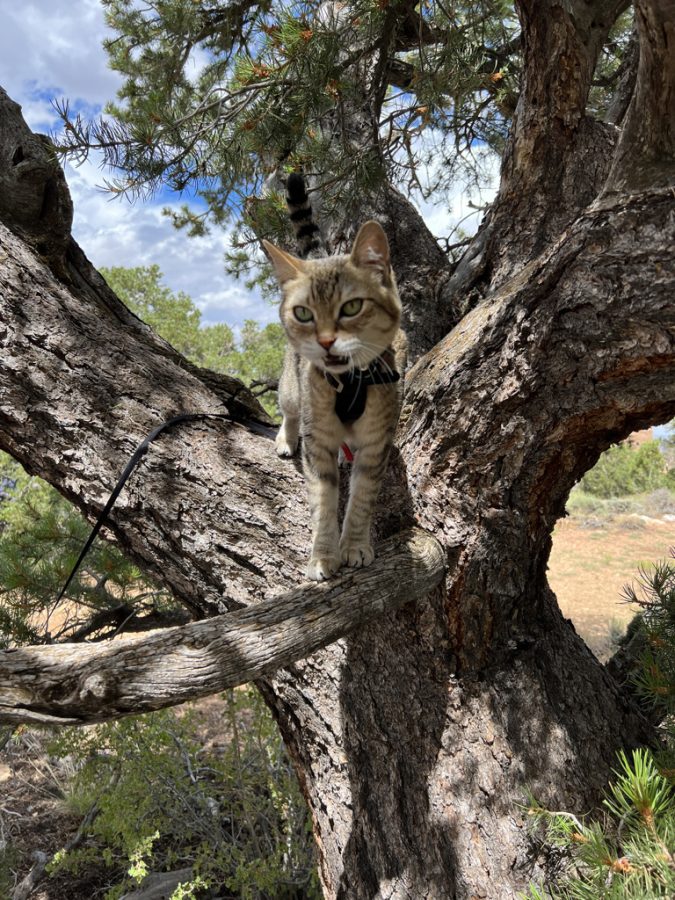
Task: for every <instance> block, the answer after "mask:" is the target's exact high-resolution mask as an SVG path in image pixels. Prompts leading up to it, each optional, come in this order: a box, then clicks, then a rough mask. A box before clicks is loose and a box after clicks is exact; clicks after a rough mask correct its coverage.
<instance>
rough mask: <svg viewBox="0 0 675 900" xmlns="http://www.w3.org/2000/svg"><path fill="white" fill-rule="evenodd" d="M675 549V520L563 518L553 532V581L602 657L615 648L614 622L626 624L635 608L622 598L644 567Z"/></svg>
mask: <svg viewBox="0 0 675 900" xmlns="http://www.w3.org/2000/svg"><path fill="white" fill-rule="evenodd" d="M672 547H675V522H666V521H657V520H654V519H652V520H647V521H645V520H644V519H642V518H640V517H639V516H636V515H625V516H614V517H613V518H611V519H609V520H602V519H595V520H594V519H588V518H586V519H580V518H572V519H564V520H562V521H561V522H559V523H558V525H557V526H556V529H555V531H554V533H553V550H552V552H551V559H550V562H549V582H550V584H551V587H552V588H553V590H554V591H555V593H556V596H557V597H558V602H559V604H560V608H561V609H562V611H563V614H564V615H566V616H568V617H569V618H570V619H572V621H573V622H574V626H575V628H576V629H577V631H578V632H579V634H580V635H581V636H582V637H583V639H584V640H585V641H586V643H587V644H588V646H589V647H590V648H591V650H593V652H594V653H595V654H596V655H597V656H598V657H600V658H602V659H605V658H607V656H608V653H609V650H610V629H611V627H612V623H621V624H622V625H623V626H624V627H625V625H627V624H628V622H629V621H630V620H631V618H632V617H633V614H634V612H635V610H634V609H633V608H632V607H631V606H630V605H629V604H627V603H626V602H625V601H623V600H622V599H621V591H622V588H623V586H624V585H625V584H627V583H629V582H631V581H632V580H633V579H634V578H635V575H636V573H637V570H638V568H639V567H640V566H642V567H649V566H651V565H652V564H653V563H654V562H655V561H656V560H657V559H664V558H666V557H668V556H669V555H670V550H671V548H672Z"/></svg>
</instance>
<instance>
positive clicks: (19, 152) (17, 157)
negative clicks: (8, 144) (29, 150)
mask: <svg viewBox="0 0 675 900" xmlns="http://www.w3.org/2000/svg"><path fill="white" fill-rule="evenodd" d="M24 159H25V156H24V154H23V147H22V146H21V145H19V146H18V147H17V148H16V150H15V151H14V155H13V156H12V165H13V166H18V165H19V163H20V162H23V161H24Z"/></svg>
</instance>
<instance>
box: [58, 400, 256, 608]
mask: <svg viewBox="0 0 675 900" xmlns="http://www.w3.org/2000/svg"><path fill="white" fill-rule="evenodd" d="M198 419H224V420H225V421H227V422H235V423H237V424H238V425H244V427H246V428H248V429H249V430H251V431H255V432H256V433H262V434H267V431H266V429H265V426H263V425H260V426H256V424H255V423H254V422H242V421H241V420H240V419H237V418H235V417H234V416H231V415H229V414H228V413H181V414H180V415H178V416H174V417H173V418H171V419H167V420H166V422H162V423H161V425H158V426H157V428H155V429H154V430H153V431H151V432H150V434H149V435H148V436H147V437H146V438H145V439H144V440H143V441H141V443H140V444H139V445H138V447H136V449H135V450H134V453H133V456H132V457H131V459H130V460H129V462H128V463H127V464H126V466H125V467H124V471H123V472H122V474H121V475H120V477H119V479H118V481H117V484H116V485H115V487H114V488H113V492H112V494H111V495H110V496H109V497H108V502H107V503H106V505H105V506H104V507H103V509H102V510H101V512H100V513H99V516H98V519H97V520H96V524H95V525H94V527H93V528H92V530H91V533H90V535H89V537H88V538H87V542H86V543H85V545H84V547H83V548H82V551H81V552H80V555H79V557H78V558H77V562H76V563H75V565H74V566H73V570H72V572H71V573H70V575H69V576H68V579H67V581H66V583H65V584H64V585H63V588H62V589H61V593H60V594H59V596H58V599H57V601H56V602H57V603H60V602H61V600H62V599H63V596H64V594H65V593H66V591H67V590H68V588H69V587H70V583H71V581H72V580H73V578H74V577H75V575H76V574H77V570H78V569H79V568H80V566H81V565H82V560H83V559H84V558H85V556H86V555H87V553H88V552H89V550H90V548H91V545H92V544H93V543H94V541H95V540H96V536H97V535H98V533H99V531H100V530H101V527H102V526H103V524H104V522H105V520H106V519H107V518H108V514H109V513H110V510H111V509H112V508H113V506H114V505H115V501H116V500H117V498H118V497H119V495H120V493H121V491H122V488H123V487H124V485H125V484H126V483H127V481H128V480H129V477H130V476H131V473H132V472H133V471H134V469H135V468H136V466H137V465H138V463H139V462H140V461H141V460H142V459H143V457H144V456H145V454H146V453H147V452H148V447H149V446H150V444H151V443H152V442H153V441H154V440H156V439H157V438H158V437H159V436H160V434H162V432H164V431H166V430H167V429H168V428H172V427H173V426H174V425H178V424H180V423H181V422H194V421H196V420H198Z"/></svg>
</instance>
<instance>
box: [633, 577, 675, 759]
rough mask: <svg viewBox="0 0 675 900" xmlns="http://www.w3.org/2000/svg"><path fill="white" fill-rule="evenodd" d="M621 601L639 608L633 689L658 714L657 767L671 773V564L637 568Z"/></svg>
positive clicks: (674, 613) (674, 691)
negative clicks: (660, 739)
mask: <svg viewBox="0 0 675 900" xmlns="http://www.w3.org/2000/svg"><path fill="white" fill-rule="evenodd" d="M624 597H625V599H626V600H627V601H628V602H629V603H632V604H635V605H637V606H639V607H640V610H641V613H640V627H641V630H642V632H643V634H644V637H645V641H644V646H645V649H644V650H643V652H642V656H641V659H640V667H639V669H638V671H637V674H636V676H635V682H636V685H637V688H638V690H639V692H640V694H641V695H642V697H643V698H644V699H645V701H646V702H648V703H650V704H651V705H652V706H653V707H655V708H656V710H657V711H658V712H659V716H660V718H661V721H662V725H661V730H662V732H663V742H662V749H661V751H660V753H659V754H658V755H657V760H658V762H659V764H660V766H661V767H662V768H663V769H664V770H665V771H668V772H670V773H671V774H675V563H674V562H673V561H672V560H662V561H660V562H657V563H656V564H655V565H654V568H653V569H649V570H647V569H641V570H640V572H639V575H638V579H637V585H628V586H626V588H625V589H624Z"/></svg>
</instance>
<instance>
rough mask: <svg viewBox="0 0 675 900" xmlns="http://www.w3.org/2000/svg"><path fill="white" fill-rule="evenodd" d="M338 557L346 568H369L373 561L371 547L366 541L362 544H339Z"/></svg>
mask: <svg viewBox="0 0 675 900" xmlns="http://www.w3.org/2000/svg"><path fill="white" fill-rule="evenodd" d="M340 556H341V557H342V562H343V564H344V565H346V566H357V567H359V566H369V565H370V564H371V562H372V561H373V560H374V559H375V551H374V550H373V545H372V544H369V543H368V542H367V541H364V542H363V543H357V542H354V543H351V542H350V543H345V544H340Z"/></svg>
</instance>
